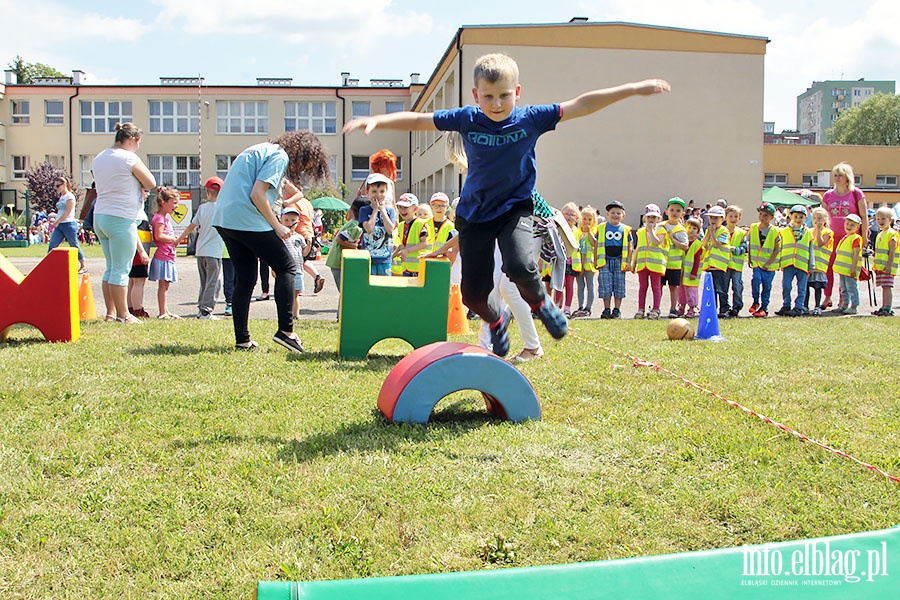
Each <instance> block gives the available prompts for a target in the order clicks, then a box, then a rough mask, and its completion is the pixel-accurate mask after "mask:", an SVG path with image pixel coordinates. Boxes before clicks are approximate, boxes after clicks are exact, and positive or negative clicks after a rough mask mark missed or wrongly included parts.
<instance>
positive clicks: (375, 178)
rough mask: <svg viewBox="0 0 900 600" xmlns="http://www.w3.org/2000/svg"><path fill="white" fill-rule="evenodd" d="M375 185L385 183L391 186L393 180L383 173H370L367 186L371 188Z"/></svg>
mask: <svg viewBox="0 0 900 600" xmlns="http://www.w3.org/2000/svg"><path fill="white" fill-rule="evenodd" d="M373 183H383V184H385V185H390V183H391V180H390V179H388V178H387V177H385V176H384V175H382V174H381V173H370V174H369V176H368V177H366V186H370V185H372V184H373Z"/></svg>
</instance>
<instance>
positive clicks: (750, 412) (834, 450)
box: [569, 329, 900, 483]
mask: <svg viewBox="0 0 900 600" xmlns="http://www.w3.org/2000/svg"><path fill="white" fill-rule="evenodd" d="M569 336H570V337H573V338H575V339H576V340H580V341H582V342H584V343H586V344H590V345H592V346H596V347H597V348H600V349H601V350H605V351H607V352H611V353H613V354H618V355H620V356H624V357H626V358H628V359H629V360H631V361H633V364H634V366H635V367H650V368H652V369H654V370H656V371H659V372H661V373H665V374H667V375H671V376H672V377H674V378H676V379H678V380H679V381H682V382H684V383H686V384H687V385H689V386H691V387H693V388H696V389H698V390H700V391H701V392H704V393H706V394H709V395H710V396H712V397H713V398H717V399H719V400H721V401H723V402H725V403H726V404H729V405H730V406H732V407H734V408H737V409H739V410H742V411H743V412H745V413H747V414H748V415H751V416H754V417H756V418H758V419H760V420H762V421H765V422H766V423H768V424H769V425H772V426H774V427H777V428H778V429H781V430H782V431H784V432H786V433H789V434H791V435H792V436H794V437H796V438H799V439H801V440H803V441H804V442H809V443H811V444H814V445H816V446H818V447H819V448H822V449H824V450H827V451H828V452H831V453H833V454H837V455H838V456H842V457H844V458H846V459H848V460H852V461H853V462H855V463H856V464H858V465H860V466H862V467H865V468H866V469H869V470H870V471H874V472H875V473H878V474H879V475H883V476H884V477H887V478H888V479H890V480H891V481H894V482H897V483H900V477H896V476H894V475H891V474H890V473H887V472H885V471H883V470H881V469H879V468H878V467H876V466H875V465H870V464H869V463H867V462H863V461H861V460H859V459H858V458H855V457H853V456H851V455H849V454H847V453H846V452H844V451H843V450H839V449H837V448H833V447H831V446H829V445H828V444H824V443H822V442H819V441H817V440H814V439H812V438H810V437H809V436H806V435H803V434H802V433H800V432H799V431H796V430H794V429H791V428H790V427H788V426H787V425H783V424H781V423H779V422H778V421H775V420H774V419H770V418H769V417H767V416H765V415H761V414H759V413H758V412H756V411H754V410H752V409H750V408H747V407H746V406H743V405H742V404H740V403H738V402H735V401H734V400H729V399H728V398H726V397H724V396H722V395H721V394H718V393H716V392H714V391H712V390H710V389H707V388H705V387H703V386H702V385H700V384H699V383H696V382H694V381H691V380H690V379H687V378H686V377H682V376H681V375H679V374H678V373H675V372H674V371H671V370H669V369H667V368H665V367H663V366H662V365H658V364H656V363H653V362H650V361H648V360H644V359H642V358H639V357H637V356H633V355H631V354H628V353H627V352H623V351H621V350H616V349H615V348H607V347H606V346H602V345H600V344H598V343H596V342H594V341H591V340H588V339H585V338H583V337H581V336H579V335H578V334H576V333H572V330H571V329H570V330H569Z"/></svg>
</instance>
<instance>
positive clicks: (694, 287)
mask: <svg viewBox="0 0 900 600" xmlns="http://www.w3.org/2000/svg"><path fill="white" fill-rule="evenodd" d="M684 225H685V228H686V229H687V237H688V249H687V252H685V253H684V264H683V265H682V273H681V285H680V286H678V306H677V309H678V314H679V315H681V316H683V317H688V318H691V317H696V316H698V315H699V314H700V299H699V296H698V293H697V292H698V288H699V287H700V276H701V275H702V274H703V242H702V241H701V239H700V229H701V228H702V227H703V223H702V222H701V221H700V219H695V218H693V217H691V218H690V219H688V220H687V221H686V222H685V224H684Z"/></svg>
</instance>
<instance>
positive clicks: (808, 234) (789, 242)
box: [780, 225, 813, 273]
mask: <svg viewBox="0 0 900 600" xmlns="http://www.w3.org/2000/svg"><path fill="white" fill-rule="evenodd" d="M812 237H813V236H812V231H810V230H809V229H807V228H805V227H804V229H803V235H802V236H800V239H799V240H798V239H797V237H796V236H795V235H794V230H793V229H791V227H790V225H789V226H787V227H785V228H783V229H782V230H781V267H780V268H782V269H784V268H787V267H797V268H798V269H800V270H801V271H803V272H804V273H809V246H810V244H811V243H812Z"/></svg>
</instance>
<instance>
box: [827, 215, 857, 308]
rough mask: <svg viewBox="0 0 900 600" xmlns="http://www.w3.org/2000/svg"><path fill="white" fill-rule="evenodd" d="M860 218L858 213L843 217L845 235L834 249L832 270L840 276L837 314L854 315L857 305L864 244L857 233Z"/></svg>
mask: <svg viewBox="0 0 900 600" xmlns="http://www.w3.org/2000/svg"><path fill="white" fill-rule="evenodd" d="M861 225H862V219H861V218H860V217H859V216H858V215H852V214H851V215H847V216H846V217H845V218H844V231H845V232H846V235H845V236H844V239H842V240H841V242H840V243H839V244H838V247H837V248H835V250H834V272H835V273H837V274H838V275H840V276H841V304H840V306H838V307H837V308H836V309H835V310H834V312H835V313H837V314H839V315H855V314H856V312H857V311H856V309H857V307H858V306H859V288H858V287H857V285H856V281H857V280H858V279H859V273H860V270H861V269H860V267H861V262H862V259H861V256H862V249H863V246H864V245H865V241H864V240H863V237H862V236H861V235H859V228H860V226H861Z"/></svg>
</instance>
